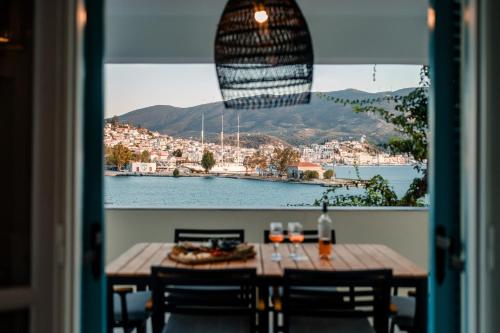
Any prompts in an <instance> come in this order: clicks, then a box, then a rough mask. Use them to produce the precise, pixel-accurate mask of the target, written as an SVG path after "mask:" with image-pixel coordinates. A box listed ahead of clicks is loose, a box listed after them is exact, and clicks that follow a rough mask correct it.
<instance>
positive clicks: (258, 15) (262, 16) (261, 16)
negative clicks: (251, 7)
mask: <svg viewBox="0 0 500 333" xmlns="http://www.w3.org/2000/svg"><path fill="white" fill-rule="evenodd" d="M254 18H255V21H257V22H259V23H261V24H262V23H264V22H266V21H267V19H268V18H269V16H268V15H267V12H266V11H265V10H259V11H256V12H255V14H254Z"/></svg>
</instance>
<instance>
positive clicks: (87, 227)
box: [81, 0, 106, 333]
mask: <svg viewBox="0 0 500 333" xmlns="http://www.w3.org/2000/svg"><path fill="white" fill-rule="evenodd" d="M85 6H86V9H87V22H86V27H85V31H84V34H85V35H84V75H85V77H84V92H83V93H84V97H83V98H84V101H83V102H84V111H83V112H84V114H83V145H84V151H83V166H82V172H83V175H82V179H83V184H82V185H83V205H82V208H83V210H82V216H83V217H82V220H83V225H82V229H81V235H82V245H83V248H82V252H81V253H82V255H83V258H82V263H83V264H82V273H81V274H82V275H81V277H82V290H81V302H82V304H81V310H82V317H81V327H82V332H83V333H99V332H104V331H105V327H106V317H105V309H106V304H105V276H104V251H103V249H104V244H103V242H104V224H103V222H104V212H103V211H104V207H103V206H104V200H103V165H104V164H103V145H102V142H103V121H104V115H103V83H102V80H103V76H102V71H103V35H104V31H103V11H104V6H103V1H102V0H86V1H85Z"/></svg>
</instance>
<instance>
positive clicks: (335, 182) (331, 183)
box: [104, 171, 364, 187]
mask: <svg viewBox="0 0 500 333" xmlns="http://www.w3.org/2000/svg"><path fill="white" fill-rule="evenodd" d="M104 176H106V177H171V178H183V177H201V178H204V177H216V178H228V179H242V180H256V181H265V182H275V183H288V184H302V185H316V186H323V187H341V186H344V185H350V186H356V185H361V186H363V185H364V180H361V181H359V180H353V179H348V178H334V179H332V180H323V179H315V180H300V179H288V178H278V177H262V176H255V175H253V176H252V175H249V176H247V175H239V174H224V173H213V174H211V173H208V174H204V173H199V174H185V175H180V176H178V177H174V176H173V175H172V174H171V173H141V172H123V171H105V172H104Z"/></svg>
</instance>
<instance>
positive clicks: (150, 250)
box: [106, 243, 427, 279]
mask: <svg viewBox="0 0 500 333" xmlns="http://www.w3.org/2000/svg"><path fill="white" fill-rule="evenodd" d="M252 245H254V247H255V251H256V253H257V255H256V256H255V258H253V259H248V260H236V261H227V262H217V263H210V264H201V265H194V266H193V265H184V264H180V263H177V262H174V261H172V260H170V259H169V258H168V257H167V253H169V252H170V249H171V248H172V246H174V244H173V243H138V244H136V245H134V246H132V247H131V248H130V249H128V250H127V251H126V252H125V253H123V254H122V255H121V256H119V257H118V258H117V259H115V260H113V261H112V262H111V263H109V264H108V265H107V267H106V275H107V276H108V277H125V278H145V277H148V276H149V275H150V273H151V266H165V267H183V268H197V269H230V268H256V270H257V275H258V276H260V277H270V278H275V277H280V276H282V275H283V271H284V269H285V268H299V269H312V270H326V271H354V270H367V269H381V268H388V269H392V270H393V276H394V278H416V279H422V278H426V277H427V272H426V271H425V270H424V269H422V268H420V267H418V265H416V264H415V263H413V262H412V261H411V260H410V259H408V258H406V257H404V256H403V255H401V254H399V253H398V252H396V251H394V250H393V249H391V248H390V247H388V246H386V245H380V244H335V245H333V249H332V258H331V259H320V258H319V255H318V245H317V244H302V245H300V247H299V250H298V253H299V254H301V255H302V256H303V258H304V260H301V261H294V260H292V259H291V258H290V257H289V254H290V253H291V251H293V247H292V246H293V245H292V244H281V245H280V247H279V252H280V253H281V254H282V255H283V260H282V261H280V262H275V261H272V260H271V255H272V253H273V252H274V249H273V246H272V244H256V243H255V244H252Z"/></svg>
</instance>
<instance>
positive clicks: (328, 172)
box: [323, 169, 333, 179]
mask: <svg viewBox="0 0 500 333" xmlns="http://www.w3.org/2000/svg"><path fill="white" fill-rule="evenodd" d="M332 177H333V170H332V169H329V170H326V171H325V172H323V178H325V179H332Z"/></svg>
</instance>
